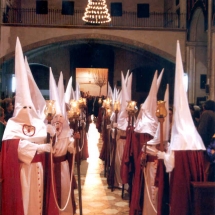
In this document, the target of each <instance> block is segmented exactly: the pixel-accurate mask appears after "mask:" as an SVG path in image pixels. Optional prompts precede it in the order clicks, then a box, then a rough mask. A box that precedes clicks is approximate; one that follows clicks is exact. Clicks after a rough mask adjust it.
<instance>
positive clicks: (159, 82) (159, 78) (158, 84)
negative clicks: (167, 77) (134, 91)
mask: <svg viewBox="0 0 215 215" xmlns="http://www.w3.org/2000/svg"><path fill="white" fill-rule="evenodd" d="M163 73H164V69H162V70H161V73H160V75H159V76H158V80H157V90H158V89H159V87H160V84H161V80H162V77H163Z"/></svg>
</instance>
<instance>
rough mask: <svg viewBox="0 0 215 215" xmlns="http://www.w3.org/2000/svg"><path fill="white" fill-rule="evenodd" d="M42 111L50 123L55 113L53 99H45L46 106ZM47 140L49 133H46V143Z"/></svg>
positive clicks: (48, 140)
mask: <svg viewBox="0 0 215 215" xmlns="http://www.w3.org/2000/svg"><path fill="white" fill-rule="evenodd" d="M44 113H45V115H46V119H47V121H48V124H51V121H52V119H53V117H54V115H55V113H56V109H55V101H54V100H46V107H45V110H44ZM49 142H50V134H49V133H47V143H49Z"/></svg>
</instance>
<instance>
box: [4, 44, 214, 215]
mask: <svg viewBox="0 0 215 215" xmlns="http://www.w3.org/2000/svg"><path fill="white" fill-rule="evenodd" d="M179 54H180V52H179V51H178V47H177V54H176V55H177V59H178V58H179V59H180V55H179ZM15 62H16V64H15V73H16V77H17V86H18V88H17V91H16V96H14V97H13V98H3V97H2V98H1V107H0V121H1V124H0V135H1V136H0V138H1V139H0V140H1V156H0V157H1V177H2V178H3V188H2V196H3V200H2V212H3V214H4V215H7V214H8V215H11V214H17V215H19V214H20V215H22V214H24V215H34V214H46V215H49V214H50V215H54V214H56V215H59V214H60V215H73V214H74V213H75V208H76V206H75V205H76V204H75V201H74V187H75V186H76V185H75V184H74V181H73V183H72V179H73V178H74V177H73V176H74V175H73V168H74V159H75V149H74V147H75V146H74V141H75V138H80V137H79V136H78V135H77V133H75V132H74V130H75V127H74V128H73V129H71V127H70V126H69V120H68V118H67V115H66V105H67V104H66V100H64V96H65V94H66V92H67V91H66V92H64V86H63V75H62V73H61V74H60V78H59V82H58V86H56V83H55V80H54V77H53V74H52V71H51V70H50V99H51V100H55V102H56V103H55V112H56V113H55V116H54V117H53V118H52V119H51V120H50V121H49V120H48V118H46V119H45V116H44V115H45V113H44V110H43V108H44V106H45V100H44V99H43V98H42V97H41V96H42V95H41V93H39V89H38V88H37V86H36V83H35V82H34V79H33V76H32V74H31V73H30V71H29V70H28V67H27V66H26V61H24V59H23V53H22V50H21V45H20V44H19V41H18V42H17V47H16V59H15ZM181 65H182V62H180V60H178V61H176V80H177V83H176V84H177V85H175V92H174V103H173V104H169V99H168V98H169V88H168V85H167V88H166V93H165V95H164V101H165V104H166V108H167V110H168V111H167V112H168V113H167V116H166V119H165V120H164V122H163V124H162V127H161V124H159V120H158V117H157V115H156V114H158V113H157V112H158V110H157V109H156V108H157V92H158V89H159V86H160V83H161V79H162V75H163V71H162V72H161V73H160V74H159V76H158V72H157V71H156V72H155V74H154V78H153V81H152V84H151V89H150V92H149V94H148V97H147V98H146V100H145V101H144V102H143V103H142V104H141V106H140V108H139V111H136V109H135V107H134V110H133V111H134V112H133V115H131V112H129V111H130V109H128V106H127V102H128V101H131V100H132V99H131V95H132V94H131V89H132V87H131V84H132V73H131V74H129V72H128V73H127V75H126V76H124V74H123V73H122V74H121V83H122V88H121V91H119V90H118V89H116V88H114V89H110V88H108V93H107V96H101V97H96V96H91V95H90V94H89V92H88V93H83V92H80V96H82V97H83V98H86V101H87V108H86V118H87V120H86V131H88V129H87V128H88V127H89V123H90V122H91V116H92V115H93V116H94V117H95V118H96V127H97V129H98V131H99V132H100V133H101V136H102V139H103V146H102V150H101V153H100V159H101V160H103V161H104V163H105V173H107V175H106V176H107V182H108V185H109V188H111V189H112V190H113V191H114V188H116V187H117V188H120V189H122V197H123V196H124V193H123V192H124V190H126V191H127V192H128V193H129V206H130V211H129V214H130V215H136V214H142V215H153V214H161V215H169V214H170V215H187V214H191V206H190V205H191V201H190V188H189V187H190V182H191V180H192V181H213V182H215V101H213V100H207V101H206V102H204V103H203V104H202V105H201V106H197V105H194V104H188V101H187V96H186V93H185V90H184V89H183V86H182V85H183V84H182V81H181V80H182V77H183V71H182V69H181V68H182V66H181ZM178 68H180V69H178ZM180 81H181V82H180ZM69 87H71V86H69ZM27 89H30V90H27ZM111 90H112V92H110V91H111ZM69 91H70V93H71V90H68V92H69ZM77 91H78V90H76V99H77V100H78V99H79V96H78V92H77ZM68 98H70V95H68ZM108 99H110V100H111V102H112V104H114V102H116V101H118V100H120V109H115V110H114V111H113V110H112V112H111V114H109V115H107V114H108V109H109V110H110V109H111V108H110V107H111V106H110V103H108ZM110 100H109V101H110ZM105 102H106V103H105ZM47 120H48V121H47ZM161 128H162V129H161ZM161 132H162V138H163V139H162V141H161V138H160V137H161ZM48 134H49V135H48ZM48 136H49V137H51V142H50V139H48ZM50 153H52V155H53V158H52V159H53V160H52V162H53V163H54V175H55V176H54V179H53V172H51V170H52V169H53V168H52V167H50V166H49V164H48V163H47V158H48V157H49V155H50ZM68 156H70V158H71V157H73V163H71V159H70V161H69V160H68ZM51 164H52V163H51ZM11 167H12V168H13V171H11ZM106 171H107V172H106ZM184 176H187V177H184ZM74 180H75V179H74ZM53 181H54V182H53ZM53 186H54V188H53ZM52 188H53V189H52ZM56 196H57V197H56Z"/></svg>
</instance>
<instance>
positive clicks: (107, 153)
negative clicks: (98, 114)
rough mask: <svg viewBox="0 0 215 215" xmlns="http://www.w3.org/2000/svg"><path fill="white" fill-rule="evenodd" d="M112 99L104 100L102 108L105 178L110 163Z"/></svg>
mask: <svg viewBox="0 0 215 215" xmlns="http://www.w3.org/2000/svg"><path fill="white" fill-rule="evenodd" d="M111 102H112V101H111V99H110V98H106V99H105V100H103V104H102V108H103V111H104V112H103V116H104V118H103V120H104V123H103V135H104V139H105V141H104V146H105V167H104V176H105V177H106V173H107V169H108V167H109V166H108V165H109V161H110V157H109V156H110V139H109V138H110V133H109V132H110V129H109V128H110V116H111V112H112V110H111V109H112V108H111Z"/></svg>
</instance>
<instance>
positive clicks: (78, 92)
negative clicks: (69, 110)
mask: <svg viewBox="0 0 215 215" xmlns="http://www.w3.org/2000/svg"><path fill="white" fill-rule="evenodd" d="M80 97H81V92H80V85H79V83H78V82H76V88H75V100H76V101H78V100H79V99H80Z"/></svg>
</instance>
